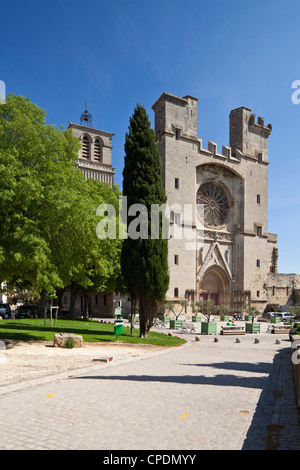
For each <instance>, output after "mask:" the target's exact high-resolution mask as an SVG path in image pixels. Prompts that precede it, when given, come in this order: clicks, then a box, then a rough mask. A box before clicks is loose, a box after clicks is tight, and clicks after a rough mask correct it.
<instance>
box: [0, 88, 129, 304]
mask: <svg viewBox="0 0 300 470" xmlns="http://www.w3.org/2000/svg"><path fill="white" fill-rule="evenodd" d="M45 118H46V115H45V112H44V111H43V110H41V109H40V108H39V107H38V106H36V105H34V104H32V103H31V102H30V100H29V99H27V98H24V97H20V96H14V95H10V96H8V98H7V102H6V104H3V105H1V106H0V196H1V206H0V218H1V234H0V272H1V280H6V281H7V282H8V284H10V285H11V286H15V285H20V286H22V285H24V286H27V287H28V286H31V288H32V290H33V291H34V293H35V294H38V295H40V296H41V300H42V310H43V309H44V306H45V302H46V297H47V292H51V291H53V290H59V289H60V290H63V289H65V288H67V287H68V288H70V289H71V291H74V290H76V289H78V286H80V289H81V290H85V289H86V290H90V289H95V290H101V291H102V290H105V289H107V288H108V287H109V286H112V284H113V282H112V279H113V278H114V276H116V271H118V268H119V267H120V263H119V259H120V249H121V248H120V241H119V240H118V239H116V240H110V239H104V240H102V239H99V238H98V237H97V233H96V227H97V223H98V221H99V217H97V214H96V209H97V207H98V205H100V204H102V203H104V202H106V203H112V204H114V205H115V206H116V207H117V206H118V204H117V202H118V198H117V196H118V194H117V193H116V191H115V190H113V189H111V188H109V187H108V185H106V184H104V183H99V182H96V181H94V180H88V181H85V180H84V177H83V175H82V173H81V172H80V171H78V169H76V168H75V163H76V160H77V152H78V148H79V143H78V140H77V139H76V138H75V137H74V136H73V135H72V133H71V131H70V130H62V129H57V128H56V127H54V126H52V125H46V123H45ZM74 297H75V296H74Z"/></svg>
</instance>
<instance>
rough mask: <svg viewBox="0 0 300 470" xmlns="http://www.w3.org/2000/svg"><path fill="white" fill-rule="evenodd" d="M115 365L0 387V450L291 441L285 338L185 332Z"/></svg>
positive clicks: (295, 416)
mask: <svg viewBox="0 0 300 470" xmlns="http://www.w3.org/2000/svg"><path fill="white" fill-rule="evenodd" d="M185 337H186V338H187V339H188V343H187V345H185V346H184V347H183V348H176V349H172V350H168V351H167V352H166V351H164V352H162V353H153V354H152V355H151V356H147V357H143V358H138V359H130V360H129V361H126V362H124V363H122V364H117V363H111V364H105V365H101V366H100V365H95V367H94V368H93V369H92V370H91V369H89V370H86V371H80V372H78V371H76V372H75V373H74V374H72V373H70V372H68V373H65V374H60V375H59V376H53V377H50V378H49V377H47V378H46V377H45V378H44V379H40V380H38V381H37V380H36V381H31V382H28V383H23V384H18V385H17V386H14V387H13V386H12V387H7V388H6V387H2V389H0V449H1V450H5V449H22V450H23V449H40V450H42V449H67V450H76V449H82V450H85V449H95V450H106V449H109V450H131V449H133V450H155V451H157V450H212V449H218V450H222V449H226V450H241V449H244V450H249V449H251V450H260V449H261V450H267V449H270V450H271V449H279V450H280V449H286V450H287V449H292V450H299V449H300V426H299V412H298V409H297V407H296V404H295V397H294V388H293V381H292V375H291V360H290V354H289V352H290V342H289V341H288V340H287V339H282V341H281V344H279V345H278V344H275V340H276V339H278V337H276V338H274V335H270V334H266V333H262V334H260V335H259V339H260V343H259V344H256V343H255V342H254V339H255V335H251V334H250V335H245V336H243V337H241V342H240V343H236V339H235V337H232V336H227V337H219V341H218V342H214V337H212V336H201V341H199V342H198V341H195V336H194V335H193V334H191V335H190V334H188V335H186V336H185Z"/></svg>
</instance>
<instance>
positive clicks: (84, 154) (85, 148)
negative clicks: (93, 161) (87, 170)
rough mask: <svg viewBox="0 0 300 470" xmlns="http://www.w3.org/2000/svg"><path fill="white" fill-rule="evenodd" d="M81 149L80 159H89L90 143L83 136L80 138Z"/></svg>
mask: <svg viewBox="0 0 300 470" xmlns="http://www.w3.org/2000/svg"><path fill="white" fill-rule="evenodd" d="M81 148H82V152H81V155H82V158H86V159H87V160H88V159H89V158H90V141H89V138H88V136H86V135H84V136H83V137H82V142H81Z"/></svg>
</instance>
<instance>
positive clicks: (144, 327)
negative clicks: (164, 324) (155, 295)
mask: <svg viewBox="0 0 300 470" xmlns="http://www.w3.org/2000/svg"><path fill="white" fill-rule="evenodd" d="M139 306H140V311H139V314H140V338H148V333H149V331H150V328H151V327H152V326H153V319H154V317H155V315H156V313H157V306H155V304H154V302H153V301H152V300H150V299H144V298H142V297H141V298H140V299H139Z"/></svg>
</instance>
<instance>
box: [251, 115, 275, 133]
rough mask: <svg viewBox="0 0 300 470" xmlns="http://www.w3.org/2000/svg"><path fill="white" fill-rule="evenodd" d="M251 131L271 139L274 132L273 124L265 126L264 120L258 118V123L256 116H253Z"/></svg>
mask: <svg viewBox="0 0 300 470" xmlns="http://www.w3.org/2000/svg"><path fill="white" fill-rule="evenodd" d="M249 129H250V130H251V132H255V133H256V134H258V135H261V136H263V137H269V136H270V134H271V132H272V124H268V125H267V126H265V122H264V118H262V117H258V118H257V121H256V115H255V114H251V115H250V119H249Z"/></svg>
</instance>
